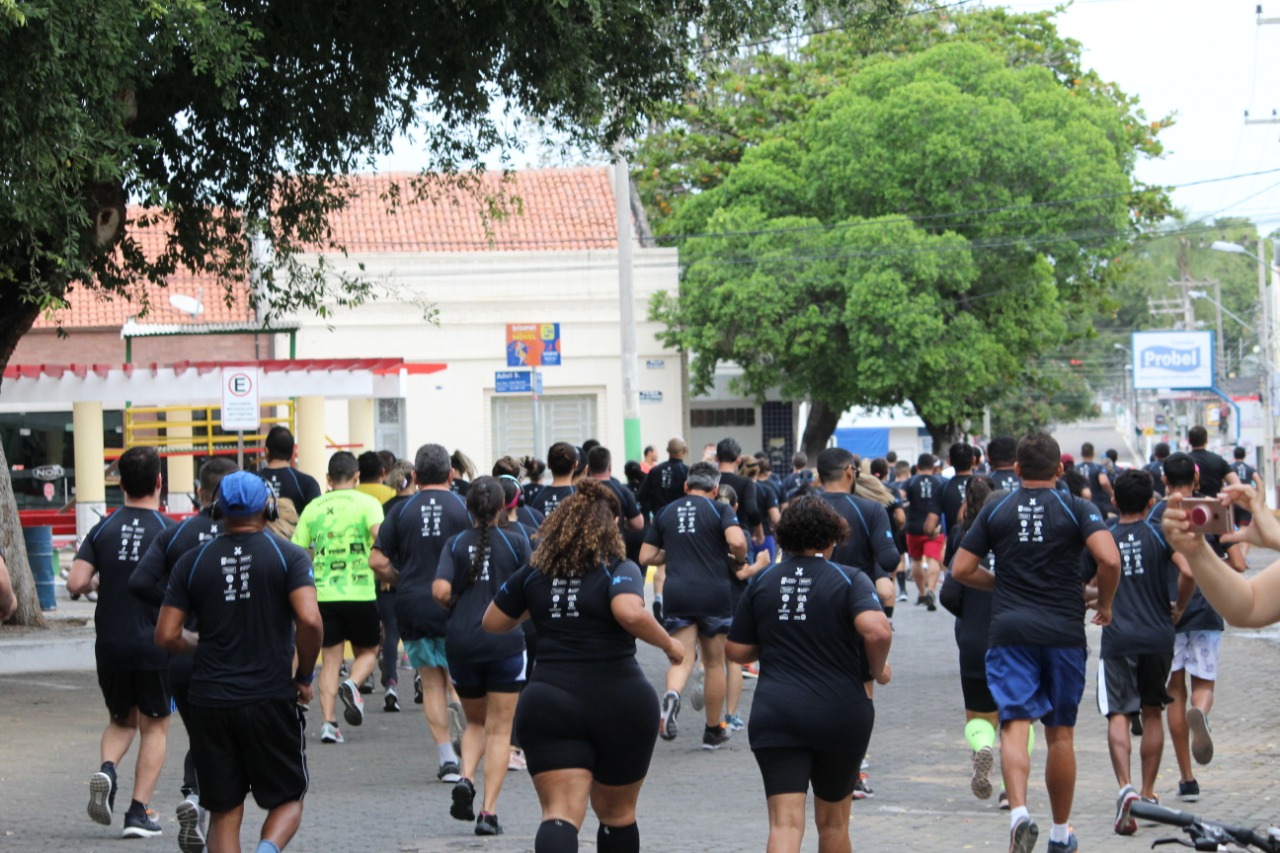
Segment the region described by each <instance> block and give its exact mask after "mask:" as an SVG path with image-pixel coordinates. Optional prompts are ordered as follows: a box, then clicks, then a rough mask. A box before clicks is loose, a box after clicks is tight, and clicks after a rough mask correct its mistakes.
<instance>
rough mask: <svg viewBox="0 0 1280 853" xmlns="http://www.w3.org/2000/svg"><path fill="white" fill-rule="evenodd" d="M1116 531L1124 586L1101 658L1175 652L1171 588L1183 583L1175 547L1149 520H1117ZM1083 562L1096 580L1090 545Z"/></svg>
mask: <svg viewBox="0 0 1280 853" xmlns="http://www.w3.org/2000/svg"><path fill="white" fill-rule="evenodd" d="M1111 536H1112V538H1113V539H1115V540H1116V547H1117V548H1119V550H1120V585H1119V586H1118V587H1117V588H1116V595H1115V599H1114V600H1113V601H1112V604H1111V624H1110V625H1107V626H1106V627H1105V628H1103V629H1102V653H1101V654H1102V657H1104V658H1114V657H1126V656H1129V655H1148V654H1150V655H1167V654H1171V653H1172V652H1173V620H1172V618H1171V615H1172V613H1171V609H1170V605H1169V602H1170V598H1169V591H1170V589H1176V588H1177V583H1178V568H1177V566H1175V565H1174V563H1173V549H1172V548H1170V547H1169V543H1168V542H1166V541H1165V538H1164V536H1163V535H1162V534H1161V533H1160V531H1159V530H1157V529H1156V528H1155V526H1153V525H1152V524H1151V523H1150V522H1149V521H1146V520H1143V521H1136V522H1129V523H1125V524H1116V525H1115V526H1114V527H1112V528H1111ZM1081 561H1082V563H1081V565H1082V569H1081V576H1082V577H1083V579H1084V580H1086V581H1088V580H1092V579H1093V577H1094V576H1095V575H1097V573H1098V564H1097V563H1096V562H1095V561H1094V559H1093V555H1092V554H1091V553H1089V551H1088V549H1085V552H1084V554H1083V555H1082V556H1081Z"/></svg>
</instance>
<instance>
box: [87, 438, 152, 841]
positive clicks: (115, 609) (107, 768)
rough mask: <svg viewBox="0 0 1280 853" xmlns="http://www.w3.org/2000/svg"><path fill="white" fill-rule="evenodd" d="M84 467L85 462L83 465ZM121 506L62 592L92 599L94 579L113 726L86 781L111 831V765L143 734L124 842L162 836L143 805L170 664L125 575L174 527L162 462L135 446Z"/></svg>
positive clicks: (93, 534)
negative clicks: (165, 510) (166, 510)
mask: <svg viewBox="0 0 1280 853" xmlns="http://www.w3.org/2000/svg"><path fill="white" fill-rule="evenodd" d="M86 464H88V463H86ZM119 465H120V488H121V490H123V491H124V506H123V507H122V508H120V509H118V510H116V511H115V512H113V513H112V514H111V515H109V516H107V517H106V518H104V519H102V521H99V522H98V523H97V524H95V525H94V527H93V529H92V530H90V531H89V535H88V536H86V537H85V539H84V542H82V543H81V544H80V550H79V551H78V552H76V559H75V562H74V563H72V565H71V573H70V574H69V575H68V576H67V592H69V593H71V594H72V595H78V594H83V593H86V592H89V591H90V590H91V589H92V587H93V580H94V576H95V575H96V576H97V579H98V608H97V610H96V611H95V613H94V617H93V621H94V626H95V628H96V629H97V642H96V643H95V645H94V653H95V657H96V658H97V664H98V686H99V687H101V688H102V697H103V698H104V699H105V700H106V703H107V711H108V713H109V714H110V719H109V721H108V723H107V730H106V731H105V732H103V734H102V744H101V755H102V769H100V770H99V771H98V772H97V773H94V774H93V775H92V776H91V777H89V817H90V818H92V819H93V820H95V821H97V822H98V823H101V824H104V825H110V824H111V813H112V810H113V809H114V808H115V799H116V787H117V783H116V765H117V764H119V763H120V761H121V759H123V758H124V755H125V753H126V752H128V751H129V747H130V746H131V745H132V744H133V737H134V735H135V734H139V735H140V742H139V744H138V764H137V769H136V771H135V773H134V778H133V800H132V802H131V803H130V804H129V811H128V812H127V813H126V814H125V816H124V837H125V838H149V837H151V836H155V835H159V834H160V833H161V828H160V824H158V823H156V821H155V820H153V819H152V818H151V813H150V812H149V811H148V809H147V803H149V802H150V801H151V795H152V794H153V793H154V792H155V788H156V780H157V779H159V778H160V769H161V767H163V766H164V754H165V746H166V743H167V741H168V736H169V707H170V695H169V680H168V678H167V677H166V675H165V671H166V670H167V669H168V667H169V660H168V658H167V657H166V656H165V654H164V652H162V651H160V650H159V649H157V648H156V644H155V641H154V639H153V636H152V635H153V633H154V632H155V627H156V608H155V607H153V606H150V605H147V604H144V603H143V602H141V601H139V600H138V599H136V598H134V597H133V596H132V595H130V594H129V576H130V575H132V574H133V570H134V568H135V567H136V566H137V565H138V562H139V561H140V560H141V559H142V555H143V554H145V553H146V552H147V549H148V548H149V547H150V546H151V543H152V541H154V540H155V538H156V537H157V536H159V535H160V532H161V531H163V530H164V529H165V528H167V527H171V526H173V522H172V521H171V520H170V519H168V518H167V517H165V516H163V515H161V514H160V489H161V487H162V485H163V484H162V481H161V478H160V457H159V455H157V454H156V452H155V450H153V449H152V448H149V447H134V448H130V449H129V450H126V451H125V452H124V454H123V455H121V457H120V463H119Z"/></svg>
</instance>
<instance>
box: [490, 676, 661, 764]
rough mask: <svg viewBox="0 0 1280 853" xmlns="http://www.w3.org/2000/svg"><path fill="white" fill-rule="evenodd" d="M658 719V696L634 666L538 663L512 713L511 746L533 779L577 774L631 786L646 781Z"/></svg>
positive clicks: (656, 735) (656, 737)
mask: <svg viewBox="0 0 1280 853" xmlns="http://www.w3.org/2000/svg"><path fill="white" fill-rule="evenodd" d="M618 670H622V671H621V672H618ZM657 719H658V694H657V693H656V692H655V691H654V689H653V686H652V685H651V684H649V682H648V680H647V679H646V678H645V677H644V673H643V672H641V671H640V668H639V666H637V665H635V664H634V663H630V664H626V663H612V664H610V665H608V666H594V667H593V666H586V667H581V668H579V667H574V666H573V665H566V664H557V663H547V662H546V661H541V662H539V663H538V668H537V669H536V670H534V675H533V680H531V681H530V682H529V683H528V684H527V685H525V688H524V692H523V693H521V694H520V703H519V704H518V705H517V706H516V719H515V741H516V742H517V743H519V744H520V746H522V747H523V748H524V755H525V759H526V760H527V761H528V762H529V774H530V775H531V776H537V775H538V774H539V773H545V772H547V771H548V770H565V769H569V768H579V767H580V768H584V769H586V770H590V771H591V775H592V777H593V778H594V779H595V781H597V782H599V783H600V784H602V785H630V784H632V783H633V782H639V781H640V780H641V779H643V778H644V777H645V776H647V775H648V773H649V761H650V759H652V758H653V746H654V744H655V743H657V740H658V725H657Z"/></svg>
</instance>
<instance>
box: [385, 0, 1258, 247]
mask: <svg viewBox="0 0 1280 853" xmlns="http://www.w3.org/2000/svg"><path fill="white" fill-rule="evenodd" d="M977 3H978V0H974V5H977ZM1268 3H1269V4H1270V6H1271V8H1270V9H1268V8H1267V6H1268ZM987 5H999V4H993V3H988V4H987ZM1003 5H1007V6H1008V7H1009V8H1011V9H1015V10H1018V11H1023V10H1027V11H1030V10H1036V9H1048V8H1053V7H1054V6H1055V5H1058V4H1057V3H1054V2H1038V0H1013V2H1010V3H1008V4H1003ZM1255 6H1256V2H1255V0H1076V2H1075V3H1074V4H1073V5H1072V6H1071V7H1070V8H1069V9H1068V10H1067V11H1066V12H1064V13H1063V14H1062V15H1060V16H1059V18H1058V21H1059V26H1060V28H1061V30H1062V31H1063V33H1064V34H1066V35H1068V36H1070V37H1072V38H1075V39H1078V40H1079V41H1080V42H1081V43H1082V44H1083V45H1084V61H1085V64H1086V66H1088V67H1092V68H1094V69H1096V70H1097V71H1098V72H1099V73H1100V74H1101V75H1102V76H1103V77H1104V78H1105V79H1107V80H1111V81H1113V82H1116V83H1118V84H1119V85H1120V87H1121V88H1122V89H1123V90H1125V91H1126V92H1129V93H1131V94H1136V95H1138V96H1139V98H1140V99H1141V102H1142V106H1143V108H1144V109H1145V110H1146V112H1147V115H1148V116H1149V117H1150V118H1153V119H1154V118H1158V117H1160V116H1163V115H1166V114H1168V113H1176V124H1175V125H1174V126H1173V127H1171V128H1169V129H1167V130H1165V131H1164V132H1163V133H1162V134H1161V139H1162V140H1163V141H1164V145H1165V151H1166V153H1165V155H1164V157H1163V158H1161V159H1159V160H1149V161H1144V162H1142V163H1141V164H1140V165H1139V167H1138V177H1139V179H1141V180H1144V181H1147V182H1150V183H1158V184H1162V185H1166V186H1170V185H1172V186H1177V185H1181V184H1189V183H1192V182H1199V181H1206V180H1210V179H1215V178H1223V177H1227V176H1230V175H1238V174H1242V173H1248V172H1259V171H1265V170H1280V124H1274V125H1250V126H1246V125H1245V123H1244V112H1245V110H1249V113H1250V115H1251V116H1252V117H1255V118H1265V117H1269V116H1270V115H1271V111H1272V110H1273V109H1276V110H1280V24H1272V25H1265V26H1259V25H1258V23H1257V20H1258V19H1257V15H1256V14H1255V12H1254V8H1255ZM1263 15H1264V17H1266V16H1272V17H1276V18H1280V0H1264V3H1263ZM535 161H536V156H535V155H534V154H532V153H526V154H525V155H523V156H520V155H517V157H516V159H515V160H514V162H513V165H515V166H516V167H517V168H521V167H528V166H531V165H533V164H534V162H535ZM492 165H494V166H496V165H497V163H496V162H495V163H493V164H492ZM420 166H421V156H420V155H419V154H418V153H417V152H416V150H415V146H414V145H412V144H411V143H409V142H408V141H405V142H404V143H403V144H402V145H400V146H398V148H397V151H396V152H395V153H394V154H393V155H390V156H388V157H383V158H380V160H379V168H380V169H383V170H390V171H416V170H417V169H418V168H420ZM1173 199H1174V203H1175V204H1176V205H1177V206H1178V207H1179V208H1181V209H1183V210H1185V211H1187V212H1188V213H1189V214H1190V215H1191V216H1192V217H1193V218H1202V217H1209V216H1212V215H1218V214H1220V215H1238V216H1239V215H1243V216H1250V217H1251V218H1253V219H1254V221H1256V222H1259V223H1262V224H1263V225H1264V226H1265V227H1264V233H1265V232H1269V231H1270V230H1272V229H1274V228H1277V227H1280V171H1275V172H1273V173H1272V174H1266V175H1256V176H1252V177H1244V178H1239V179H1235V180H1230V181H1221V182H1212V183H1203V184H1200V185H1199V186H1188V187H1182V188H1179V189H1175V190H1174V191H1173Z"/></svg>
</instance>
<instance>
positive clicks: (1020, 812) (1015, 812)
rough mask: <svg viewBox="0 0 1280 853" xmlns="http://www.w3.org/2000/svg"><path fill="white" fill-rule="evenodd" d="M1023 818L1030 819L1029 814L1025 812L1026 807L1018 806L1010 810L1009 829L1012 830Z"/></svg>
mask: <svg viewBox="0 0 1280 853" xmlns="http://www.w3.org/2000/svg"><path fill="white" fill-rule="evenodd" d="M1024 817H1025V818H1027V819H1028V820H1029V819H1030V818H1031V813H1030V812H1029V811H1027V807H1026V806H1018V807H1017V808H1016V809H1011V810H1010V811H1009V828H1010V829H1013V828H1014V827H1015V826H1017V825H1018V821H1020V820H1022V819H1023V818H1024Z"/></svg>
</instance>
